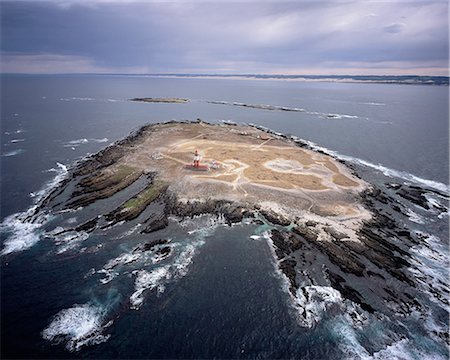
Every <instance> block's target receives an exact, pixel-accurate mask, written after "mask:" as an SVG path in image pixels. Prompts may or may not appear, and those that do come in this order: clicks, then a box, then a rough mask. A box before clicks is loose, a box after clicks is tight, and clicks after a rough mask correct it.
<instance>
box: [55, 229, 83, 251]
mask: <svg viewBox="0 0 450 360" xmlns="http://www.w3.org/2000/svg"><path fill="white" fill-rule="evenodd" d="M88 238H89V234H88V233H87V232H85V231H80V232H77V231H67V232H65V233H64V234H62V235H58V236H56V237H54V241H55V244H56V245H57V246H58V249H57V251H56V253H57V254H62V253H65V252H66V251H68V250H73V249H76V248H77V247H79V246H80V244H81V243H82V242H83V241H85V240H87V239H88Z"/></svg>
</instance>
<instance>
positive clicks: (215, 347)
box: [0, 75, 449, 358]
mask: <svg viewBox="0 0 450 360" xmlns="http://www.w3.org/2000/svg"><path fill="white" fill-rule="evenodd" d="M448 90H449V89H448V87H446V86H414V85H392V84H356V83H325V82H324V83H313V82H294V81H277V80H232V79H188V78H186V79H177V78H147V77H126V76H5V75H3V76H2V78H1V154H2V155H1V158H0V159H1V219H2V220H4V219H8V217H9V216H10V215H11V214H14V213H17V212H23V211H26V210H27V209H28V208H29V207H30V206H32V204H33V201H34V200H33V194H36V193H37V192H38V191H39V190H41V189H43V188H45V187H46V184H48V182H51V181H52V179H54V177H55V175H56V174H57V173H58V172H59V171H60V168H61V165H58V163H59V164H62V165H65V166H70V165H71V164H73V163H74V161H76V160H79V159H81V158H83V157H84V156H86V155H87V154H88V153H94V152H96V151H98V150H100V149H101V148H103V147H105V146H106V145H108V144H110V143H112V142H113V141H115V140H117V139H120V138H122V137H124V136H126V135H127V134H128V133H129V132H130V131H131V130H133V129H137V128H138V127H140V126H141V125H143V124H146V123H149V122H150V123H152V122H159V121H166V120H170V119H178V120H183V119H188V120H194V119H197V118H201V119H203V120H206V121H211V122H217V121H220V120H233V121H235V122H246V123H254V124H259V125H263V126H266V127H269V128H271V129H274V130H276V131H279V132H282V133H290V134H293V135H296V136H298V137H300V138H302V139H305V140H309V141H312V142H314V143H316V144H317V145H318V146H322V147H325V148H328V149H330V150H332V151H335V152H337V153H339V154H341V155H343V156H346V157H347V158H348V159H353V160H354V161H355V162H356V163H357V164H359V165H361V163H362V162H365V163H366V164H369V166H365V167H364V168H362V173H363V174H364V176H365V178H366V179H368V180H370V181H372V182H376V183H379V184H382V183H384V182H386V181H406V180H408V181H411V179H413V180H417V181H418V183H419V184H420V185H424V184H428V185H431V186H433V187H435V188H439V189H442V188H445V186H446V185H448V171H449V170H448V160H449V155H448V141H449V132H448V117H449V114H448ZM132 97H186V98H189V99H191V102H189V103H186V104H148V103H133V102H129V101H127V99H129V98H132ZM207 100H217V101H227V102H240V103H248V104H268V105H278V106H286V107H295V108H302V109H305V110H306V111H305V112H282V111H269V110H260V109H251V108H244V107H237V106H231V105H217V104H209V103H207V102H206V101H207ZM327 114H337V115H339V116H337V117H333V118H330V117H328V116H327ZM380 170H382V171H384V172H385V173H386V171H388V173H389V174H390V175H391V176H393V175H396V176H398V177H394V178H392V177H386V176H385V174H383V172H382V171H381V172H380ZM30 194H31V196H30ZM422 215H423V216H426V214H422ZM71 216H72V215H71V214H67V215H64V216H63V218H62V220H61V219H59V220H58V221H61V222H66V224H68V223H70V221H71V220H70V219H71ZM74 216H75V215H74ZM430 216H431V215H430ZM445 221H446V220H445V218H444V220H443V221H439V220H438V221H437V222H436V221H434V220H433V221H432V222H430V223H425V225H417V226H418V229H420V230H421V231H425V230H426V231H428V232H430V233H432V234H433V235H435V236H436V237H437V238H438V239H440V241H442V242H443V243H447V241H448V228H447V227H448V221H447V222H445ZM446 224H447V226H446ZM200 225H201V224H197V225H195V226H197V227H198V226H200ZM263 230H264V229H258V228H257V227H256V226H254V225H245V224H243V225H239V226H236V227H233V228H231V229H230V228H226V227H223V226H221V225H219V226H212V227H211V229H210V230H208V231H207V232H205V233H192V234H187V233H186V231H185V230H184V229H183V228H180V227H177V226H176V225H173V226H171V227H169V228H168V229H166V230H164V231H166V233H163V234H162V235H161V236H168V237H172V238H173V242H174V244H178V245H177V246H179V247H178V249H179V251H180V255H181V254H183V251H185V250H186V249H188V248H189V245H192V244H194V245H192V246H193V247H194V248H195V255H194V256H193V257H192V258H191V259H190V261H191V262H190V263H189V271H188V273H187V274H186V275H184V276H180V278H179V279H177V280H173V281H172V280H170V281H168V282H167V284H166V285H165V290H164V292H160V293H158V292H155V291H153V292H150V291H149V290H147V293H148V294H147V293H146V296H145V299H144V303H143V305H142V307H141V308H140V309H139V310H130V309H129V308H128V306H129V305H128V303H127V301H128V298H129V296H130V294H131V293H133V286H134V279H135V276H136V274H132V271H133V269H134V268H131V267H130V268H128V267H127V266H126V265H124V266H123V268H122V269H121V274H120V276H118V277H117V278H115V279H114V280H112V281H111V282H109V283H107V284H106V285H104V286H99V278H101V277H100V275H98V274H95V275H88V274H89V271H90V269H92V268H94V269H96V270H99V269H101V267H102V266H103V265H104V264H105V263H107V262H108V261H109V260H111V259H112V258H114V257H117V256H120V255H121V254H123V253H127V252H129V251H131V250H132V248H133V246H134V245H136V244H137V243H138V242H139V241H141V240H142V239H141V238H139V237H133V236H134V235H133V236H131V237H128V238H120V234H108V235H107V236H104V237H101V236H100V237H98V236H97V237H95V236H93V237H91V238H89V239H88V240H86V246H85V247H87V248H88V249H89V248H90V247H95V246H96V245H98V244H105V245H104V247H103V248H102V251H99V252H95V251H93V252H92V253H89V252H88V251H87V252H86V253H85V254H82V255H80V254H78V253H77V251H78V250H77V251H75V252H73V253H70V252H69V255H68V254H64V255H62V256H60V255H58V254H57V253H56V252H55V246H54V244H53V243H52V242H51V241H48V240H45V239H41V241H39V242H37V243H36V244H35V245H34V246H32V247H30V248H29V249H27V250H25V251H22V252H17V253H15V254H11V255H8V256H6V257H3V258H2V271H1V280H2V281H1V305H2V306H1V337H2V339H1V341H2V353H3V355H4V357H20V358H30V357H41V358H63V357H93V358H100V357H102V358H138V357H140V358H149V357H151V358H177V357H182V358H199V357H201V358H215V357H219V358H237V357H244V358H299V357H302V358H342V357H345V356H347V357H350V358H352V357H354V356H356V355H355V353H359V354H360V356H361V357H364V356H369V353H371V352H376V351H382V350H383V349H384V348H385V347H386V346H384V347H383V345H382V344H379V345H374V344H373V343H371V341H370V339H369V340H367V339H366V340H364V339H362V338H361V335H360V334H358V335H355V334H354V333H353V332H352V331H353V330H352V329H349V328H348V327H346V326H347V325H345V324H344V322H340V320H339V318H334V319H333V321H330V322H328V321H323V322H322V323H320V324H319V325H318V326H317V327H315V328H313V329H308V330H305V328H303V327H301V326H299V324H298V322H297V321H296V320H295V315H294V314H293V311H294V310H293V309H292V307H291V306H290V304H289V301H288V299H287V297H286V293H285V290H283V287H284V286H285V285H284V284H283V280H282V279H281V278H280V276H279V275H277V273H276V271H275V265H274V260H273V256H272V254H271V252H270V246H269V244H268V243H267V242H266V241H264V240H251V239H250V236H251V235H252V234H260V233H261V232H262V231H263ZM28 233H29V232H27V231H26V230H23V236H26V235H27V234H28ZM7 236H8V235H7V234H6V235H5V234H2V240H4V239H5V238H6V237H7ZM125 240H126V241H125ZM199 241H200V242H199ZM446 261H448V258H447V259H446ZM174 276H175V275H174ZM83 304H90V306H91V308H89V309H92V308H95V309H97V308H99V309H103V310H102V311H104V313H102V316H103V317H104V318H107V319H109V320H112V321H113V324H112V325H110V326H109V327H107V328H106V329H105V332H104V334H108V335H110V338H109V339H107V340H106V341H104V342H101V343H100V344H98V345H92V346H87V345H86V346H83V347H81V350H80V351H74V352H69V351H68V350H66V349H64V345H65V342H62V344H61V345H52V343H51V342H50V341H46V340H44V339H43V335H42V332H43V330H44V329H46V328H47V327H48V326H49V323H50V321H51V319H52V318H53V316H54V315H55V314H57V313H59V312H60V311H61V310H64V309H73V308H75V309H77V310H76V311H75V312H74V313H73V314H72V315H73V317H70V316H67V317H66V318H64V319H65V321H66V323H65V326H68V327H69V328H71V329H72V330H73V331H77V326H81V325H82V324H78V325H77V322H76V320H75V319H74V318H76V317H77V316H78V317H80V316H81V317H82V315H83V314H84V313H83V311H84V310H86V308H83V307H82V305H83ZM78 305H79V306H80V307H77V306H78ZM83 309H84V310H83ZM89 309H87V310H86V311H87V312H88V315H89V311H90V310H89ZM105 314H106V315H105ZM94 315H96V314H94ZM102 316H100V318H102ZM71 321H72V323H71ZM73 323H75V325H73ZM70 324H72V325H70ZM103 325H104V324H103ZM71 326H72V327H71ZM336 329H339V330H336ZM371 331H372V332H373V333H374V334H379V333H380V332H381V333H382V332H383V330H382V329H372V330H371ZM354 338H355V339H356V340H355V339H354ZM380 338H382V337H380ZM416 339H418V340H417V344H419V343H420V344H422V345H421V346H422V347H421V348H420V351H418V352H417V353H416V356H419V357H420V355H417V354H424V353H425V354H427V353H428V354H429V353H431V354H433V353H434V351H435V352H436V355H442V354H444V355H445V350H442V348H439V347H438V348H437V349H434V350H433V346H435V345H434V343H433V342H431V343H428V340H427V336H426V334H425V336H422V335H417V337H416ZM377 341H378V340H377ZM364 343H367V344H368V345H367V346H366V349H372V351H370V352H369V353H367V351H366V350H364V348H363V349H361V348H359V347H358V346H361V344H364ZM343 344H344V345H343ZM398 344H399V345H397V346H396V347H394V348H393V349H391V350H389V351H390V352H389V351H388V352H387V354H391V356H399V355H398V354H400V353H401V352H402V351H405V350H404V348H403V346H405V347H406V345H404V344H402V343H401V342H400V343H398ZM417 344H416V343H414V344H413V345H412V348H413V349H414V348H415V347H417ZM350 348H353V349H354V351H353V352H352V351H350V350H349V349H350ZM408 349H409V348H408ZM424 349H426V350H427V351H425V350H424ZM430 349H431V350H430ZM364 351H366V353H365V352H364ZM392 354H394V355H392ZM407 355H408V358H409V357H410V354H407ZM381 356H382V355H380V357H381ZM387 358H389V357H387Z"/></svg>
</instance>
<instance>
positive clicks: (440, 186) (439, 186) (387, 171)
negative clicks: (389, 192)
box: [301, 140, 449, 194]
mask: <svg viewBox="0 0 450 360" xmlns="http://www.w3.org/2000/svg"><path fill="white" fill-rule="evenodd" d="M301 141H302V142H304V143H306V144H307V145H308V146H309V147H311V148H312V149H314V150H319V151H322V152H324V153H326V154H328V155H331V156H333V157H336V158H338V159H340V160H344V161H348V162H351V163H354V164H357V165H362V166H365V167H369V168H372V169H374V170H377V171H379V172H381V173H383V174H384V175H385V176H387V177H390V178H399V179H402V180H404V181H410V182H413V183H416V184H420V185H423V186H427V187H429V188H432V189H435V190H438V191H441V192H443V193H446V194H448V193H449V186H448V185H446V184H444V183H441V182H439V181H435V180H429V179H424V178H421V177H419V176H416V175H413V174H410V173H408V172H406V171H400V170H395V169H391V168H388V167H386V166H384V165H381V164H373V163H371V162H369V161H366V160H362V159H359V158H355V157H352V156H347V155H342V154H339V153H338V152H337V151H333V150H330V149H327V148H325V147H323V146H319V145H317V144H315V143H314V142H312V141H304V140H301Z"/></svg>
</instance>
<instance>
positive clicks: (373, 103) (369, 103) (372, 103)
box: [363, 102, 386, 106]
mask: <svg viewBox="0 0 450 360" xmlns="http://www.w3.org/2000/svg"><path fill="white" fill-rule="evenodd" d="M363 104H364V105H373V106H385V105H386V104H385V103H379V102H365V103H363Z"/></svg>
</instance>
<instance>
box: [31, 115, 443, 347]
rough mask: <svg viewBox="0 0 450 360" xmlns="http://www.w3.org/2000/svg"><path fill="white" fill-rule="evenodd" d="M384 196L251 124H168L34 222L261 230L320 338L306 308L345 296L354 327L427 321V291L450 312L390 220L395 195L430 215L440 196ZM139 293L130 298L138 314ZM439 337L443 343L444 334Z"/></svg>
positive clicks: (51, 200) (73, 179)
mask: <svg viewBox="0 0 450 360" xmlns="http://www.w3.org/2000/svg"><path fill="white" fill-rule="evenodd" d="M388 190H389V191H391V192H392V194H389V193H387V192H386V191H382V190H380V189H379V188H377V187H376V186H374V185H371V184H368V183H367V182H365V181H364V180H362V179H361V178H360V177H359V176H358V174H357V173H356V172H355V171H354V170H353V169H352V168H351V165H350V164H346V163H344V162H343V161H340V160H338V159H336V158H333V157H332V156H330V155H328V154H326V153H324V152H322V151H319V150H314V149H312V148H311V147H310V145H309V144H308V143H307V142H305V141H303V140H301V139H299V138H297V137H295V136H288V135H284V134H280V133H277V132H274V131H271V130H268V129H266V128H263V127H261V126H257V125H252V124H250V125H237V124H235V123H233V122H227V123H221V124H211V123H206V122H204V121H201V120H197V121H194V122H177V121H170V122H167V123H157V124H149V125H145V126H143V127H141V128H140V129H138V130H137V131H135V132H133V133H132V134H130V135H129V136H128V137H126V138H125V139H123V140H120V141H117V142H116V143H114V144H112V145H110V146H108V147H107V148H105V149H103V150H101V151H100V152H98V153H97V154H94V155H91V156H89V157H88V158H86V159H84V160H83V161H80V162H79V163H77V164H76V165H75V166H73V167H72V168H71V169H70V170H69V172H68V175H67V176H66V178H65V179H64V180H63V181H62V182H61V183H60V184H59V186H57V187H56V188H55V189H54V190H53V191H52V192H50V193H49V194H48V196H47V197H46V198H44V199H43V200H42V201H41V203H40V204H39V206H37V207H36V211H35V214H40V213H42V211H47V210H50V211H52V212H53V213H62V212H67V211H75V210H79V209H83V211H84V210H85V209H86V211H85V214H87V215H85V219H84V220H83V222H81V223H78V224H74V225H73V227H72V228H69V229H68V228H65V229H60V230H58V231H60V233H59V234H61V233H63V232H66V233H70V234H72V233H74V232H83V233H86V234H89V233H91V232H94V231H100V232H101V231H104V229H110V228H112V227H116V226H117V227H120V226H121V224H124V223H127V222H129V221H132V220H135V219H138V218H139V224H138V226H139V227H138V229H139V233H140V234H144V235H145V234H152V235H154V234H157V232H158V231H161V230H163V229H165V228H167V227H168V226H170V222H171V221H177V220H176V219H179V221H181V220H183V219H187V218H193V217H197V216H202V215H208V214H209V215H211V216H216V217H220V218H222V219H223V221H224V222H225V223H226V224H228V225H229V226H233V225H234V224H239V223H243V222H246V223H247V224H255V225H265V226H266V228H267V231H266V233H265V237H266V238H267V241H268V242H269V244H270V246H271V248H272V250H273V251H272V253H273V256H274V263H275V264H276V267H277V269H278V271H279V272H280V274H282V276H283V278H284V279H285V280H284V281H285V283H286V293H287V294H288V296H290V297H291V298H292V300H293V302H292V303H293V304H294V306H296V307H297V308H298V312H299V314H300V317H299V321H300V322H301V323H302V324H303V325H304V326H308V327H312V326H314V325H315V323H316V322H317V321H318V319H317V318H316V315H315V314H314V311H312V310H311V309H309V307H308V306H307V305H306V304H308V303H310V302H311V301H316V300H314V299H317V301H319V300H320V301H324V304H325V305H324V306H332V304H333V303H334V302H333V301H334V300H333V296H338V297H339V298H340V297H341V296H342V298H343V299H346V300H349V302H350V303H351V304H354V306H355V307H354V308H353V307H352V308H351V309H350V310H349V312H350V315H351V318H352V321H354V322H355V324H356V325H355V326H357V323H358V322H359V321H363V320H364V318H365V319H367V318H368V316H369V315H370V316H372V315H373V316H381V315H380V314H382V316H406V315H407V314H411V313H412V312H417V311H418V312H420V313H425V312H426V311H427V310H426V307H424V306H423V305H422V304H421V303H420V302H418V301H417V298H418V297H420V293H421V292H422V291H427V292H428V293H429V294H431V296H433V297H434V298H436V299H437V300H436V301H441V302H443V303H445V302H446V298H445V291H444V290H443V289H441V288H440V287H439V286H438V287H436V286H435V284H434V283H433V279H432V278H428V277H426V276H425V275H424V276H423V277H422V280H421V281H422V282H421V284H420V287H419V286H418V284H417V280H416V278H415V276H414V274H415V273H417V271H420V270H419V269H420V266H421V264H418V263H416V262H415V261H414V260H413V257H412V256H411V255H410V253H409V249H410V248H411V247H413V246H415V245H417V244H421V246H425V247H428V248H429V250H430V251H431V250H432V246H433V245H432V244H431V243H428V242H427V241H426V239H425V237H424V235H423V234H420V233H413V232H410V231H409V230H408V229H407V228H405V227H404V225H402V224H401V223H399V222H398V221H396V219H395V216H394V215H393V214H395V213H398V214H406V213H407V208H406V207H405V206H404V205H403V204H402V203H400V202H399V201H398V200H396V198H395V197H394V196H393V195H394V194H396V195H398V196H400V197H401V198H402V199H405V200H406V201H409V202H410V203H411V204H414V205H416V206H421V207H423V208H425V207H427V206H429V203H428V202H427V199H426V197H425V196H424V194H425V193H429V192H432V191H433V190H432V189H426V190H425V189H421V188H418V187H415V186H413V185H407V184H395V183H392V184H390V185H389V187H388ZM440 196H446V195H445V194H442V193H441V194H440ZM81 215H82V214H81V213H79V216H77V219H83V216H81ZM86 216H89V218H86ZM30 217H33V215H30ZM173 219H175V220H173ZM30 221H33V220H32V219H31V220H30ZM256 237H257V236H256ZM168 243H169V240H168V239H166V238H158V237H156V238H155V236H153V237H152V238H151V239H150V240H148V241H147V243H142V244H141V245H139V246H137V247H136V248H135V249H134V250H133V252H132V253H131V254H128V255H127V256H126V257H119V258H117V259H116V260H114V261H111V262H110V263H108V264H107V266H106V267H105V269H104V271H110V270H111V269H113V268H114V267H115V266H117V264H120V263H123V262H124V261H126V263H128V262H130V261H135V259H137V258H138V257H139V255H138V254H140V253H146V252H152V251H153V252H155V259H156V260H155V261H162V260H164V259H165V258H167V257H168V256H170V252H171V248H170V247H169V246H167V244H168ZM87 251H88V250H87ZM306 269H308V270H307V271H306ZM105 281H108V279H106V280H105ZM317 284H319V285H321V286H319V287H318V286H316V285H317ZM324 286H325V287H324ZM320 289H322V290H320ZM323 289H330V290H329V293H326V294H325V293H319V292H318V291H319V290H320V291H324V290H323ZM423 289H426V290H423ZM142 291H143V290H142ZM142 291H141V290H139V291H138V292H137V293H136V294H135V295H133V296H132V297H131V299H130V301H131V303H132V308H133V307H137V306H139V304H140V302H141V301H142V299H141V294H142ZM327 291H328V290H327ZM333 291H335V292H336V291H337V292H338V293H337V295H336V294H335V293H334V292H333ZM435 335H436V336H437V337H439V338H441V339H443V340H444V341H448V337H446V333H445V331H442V332H436V334H435Z"/></svg>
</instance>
